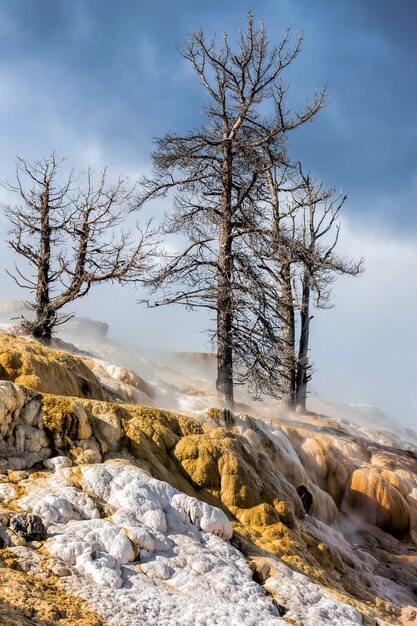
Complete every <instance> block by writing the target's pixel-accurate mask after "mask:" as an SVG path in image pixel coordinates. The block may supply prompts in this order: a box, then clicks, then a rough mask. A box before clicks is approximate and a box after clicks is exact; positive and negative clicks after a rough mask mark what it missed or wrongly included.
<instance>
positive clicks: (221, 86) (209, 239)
mask: <svg viewBox="0 0 417 626" xmlns="http://www.w3.org/2000/svg"><path fill="white" fill-rule="evenodd" d="M301 40H302V37H299V38H298V40H297V41H296V43H295V45H294V46H293V47H292V46H291V45H290V34H289V33H288V32H287V33H286V35H285V36H284V38H283V40H282V41H281V43H280V44H279V45H278V46H277V47H271V46H270V44H269V43H268V40H267V34H266V30H265V27H264V26H263V25H261V26H259V27H256V25H255V23H254V18H253V15H252V14H251V13H248V19H247V27H246V29H245V30H244V31H241V32H240V36H239V39H238V42H237V46H236V49H233V47H232V46H231V45H230V43H229V39H228V36H227V34H225V35H224V36H223V38H222V41H221V43H217V41H216V38H215V37H214V38H212V39H207V38H206V37H205V34H204V32H203V31H202V30H199V31H197V32H196V33H194V34H192V35H191V36H190V38H189V40H188V43H187V45H186V46H185V47H184V48H183V49H182V51H181V53H182V56H183V57H184V58H185V59H186V60H187V61H189V62H190V63H191V65H192V67H193V69H194V71H195V72H196V74H197V76H198V78H199V81H200V83H201V84H202V86H203V87H204V89H205V91H206V95H207V96H208V102H207V105H206V107H205V109H204V112H205V115H206V117H207V118H208V123H206V124H204V125H202V126H201V127H200V128H199V129H197V130H193V131H190V132H188V133H187V134H185V135H183V136H178V135H175V134H169V133H167V134H165V135H164V136H163V137H162V138H161V139H158V140H157V141H156V150H155V152H154V154H153V161H154V166H155V172H154V176H153V177H152V178H151V179H147V180H145V181H143V182H144V184H145V187H146V193H145V194H144V195H143V197H142V201H146V200H149V199H155V198H160V197H163V196H166V195H167V194H168V193H169V192H170V191H171V190H174V193H175V194H176V195H175V200H174V210H173V211H172V212H171V214H170V216H169V217H168V219H167V222H166V224H165V232H166V233H181V234H185V235H186V236H187V238H188V239H189V244H188V245H187V246H186V247H185V248H184V250H182V251H181V252H180V253H178V254H174V255H171V257H170V258H169V259H166V262H165V265H164V267H163V268H162V269H161V271H160V272H159V274H158V275H156V276H155V278H154V286H156V287H157V288H164V289H165V290H166V291H165V294H164V296H163V297H162V298H161V299H160V300H159V301H158V302H157V304H159V305H162V304H173V303H176V304H182V305H185V306H186V307H190V308H194V307H206V308H209V309H211V310H213V312H214V314H215V317H216V332H215V335H216V343H217V371H218V374H217V382H216V386H217V391H218V395H219V399H220V400H221V402H222V404H223V405H224V406H226V407H233V380H234V378H233V361H234V356H235V350H236V348H237V345H238V344H237V342H238V341H239V338H238V337H237V336H236V334H235V331H234V319H235V312H236V302H237V300H238V299H237V298H236V289H237V284H238V281H236V271H237V267H236V251H237V250H238V249H239V242H240V241H241V240H242V237H243V235H244V234H245V233H246V232H247V231H248V229H249V230H250V229H251V228H252V227H253V223H252V216H253V213H252V210H251V207H252V205H253V201H252V194H253V193H254V189H255V187H256V183H257V179H258V175H259V168H262V162H261V161H259V159H258V158H257V155H258V153H259V149H260V147H261V146H263V145H266V144H268V145H269V147H270V150H271V151H273V152H274V153H275V158H276V159H280V158H283V155H284V154H285V150H286V137H287V134H288V133H289V132H290V131H291V130H293V129H294V128H297V127H299V126H301V125H302V124H304V123H305V122H307V121H309V120H311V119H312V118H313V117H314V115H315V114H316V113H317V112H318V110H319V109H320V108H321V106H322V105H323V103H324V98H325V94H324V92H319V93H317V94H316V95H315V97H314V99H313V102H312V103H311V104H307V105H306V106H305V108H304V109H303V110H302V111H296V112H295V113H294V114H290V113H288V110H287V108H286V105H285V96H286V87H285V85H284V84H283V82H282V74H283V72H284V71H285V69H286V68H287V67H288V65H290V64H291V63H292V61H293V60H294V59H295V58H296V57H297V55H298V53H299V51H300V45H301ZM268 104H269V105H270V108H272V109H273V113H272V114H271V116H270V118H265V117H264V115H263V111H264V106H265V107H267V105H268Z"/></svg>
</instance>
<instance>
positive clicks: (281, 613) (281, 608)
mask: <svg viewBox="0 0 417 626" xmlns="http://www.w3.org/2000/svg"><path fill="white" fill-rule="evenodd" d="M272 604H274V605H275V606H276V607H277V609H278V613H279V616H280V617H284V615H286V614H287V613H288V611H289V609H287V607H286V606H283V605H282V604H278V602H277V601H276V600H275V598H273V599H272Z"/></svg>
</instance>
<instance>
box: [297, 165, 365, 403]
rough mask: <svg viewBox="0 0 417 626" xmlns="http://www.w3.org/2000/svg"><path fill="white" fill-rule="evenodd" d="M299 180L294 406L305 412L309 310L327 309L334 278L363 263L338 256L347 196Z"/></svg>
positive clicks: (359, 270) (308, 180)
mask: <svg viewBox="0 0 417 626" xmlns="http://www.w3.org/2000/svg"><path fill="white" fill-rule="evenodd" d="M298 169H299V175H300V179H301V185H300V188H299V189H300V194H301V197H300V198H299V203H300V204H301V205H302V206H303V211H302V223H301V228H300V235H299V239H298V242H297V248H298V249H297V253H298V260H299V266H300V272H299V276H298V282H299V287H298V295H297V297H296V307H297V309H298V311H299V316H300V323H299V326H300V329H299V341H298V354H297V376H296V406H298V407H301V408H302V409H305V406H306V398H307V384H308V382H309V380H310V378H311V375H310V370H311V365H310V360H309V356H308V352H309V339H310V322H311V319H312V315H311V306H312V304H313V305H314V306H315V308H321V309H325V308H330V307H331V306H332V304H331V295H332V285H333V283H334V281H335V279H336V276H337V275H349V276H358V275H360V274H361V273H362V272H363V263H364V261H363V259H360V260H359V261H354V260H352V259H348V258H346V257H341V256H339V255H338V254H337V253H336V252H335V249H336V246H337V243H338V240H339V233H340V227H341V225H340V211H341V208H342V206H343V204H344V203H345V201H346V196H345V195H342V194H336V193H335V190H334V189H329V188H326V187H325V186H324V185H323V183H321V182H318V181H316V180H314V179H313V178H312V177H311V176H310V175H309V174H307V175H306V174H304V172H303V170H302V167H301V164H299V165H298Z"/></svg>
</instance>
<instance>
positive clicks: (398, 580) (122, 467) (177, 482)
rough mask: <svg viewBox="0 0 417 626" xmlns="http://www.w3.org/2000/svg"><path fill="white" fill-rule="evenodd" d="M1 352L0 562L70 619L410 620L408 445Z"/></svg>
mask: <svg viewBox="0 0 417 626" xmlns="http://www.w3.org/2000/svg"><path fill="white" fill-rule="evenodd" d="M0 363H1V366H2V369H1V371H0V375H1V377H2V378H3V380H0V546H1V549H0V561H1V562H3V565H4V569H7V568H12V569H13V568H16V567H17V568H18V569H20V570H22V571H23V572H24V573H25V576H33V577H34V579H35V580H36V581H42V580H51V585H52V587H51V588H53V589H58V590H61V592H62V594H63V598H67V597H68V598H72V597H74V598H76V599H77V600H76V602H79V605H77V606H78V608H77V610H79V615H80V622H79V623H80V624H88V623H91V624H99V623H101V621H100V620H102V621H104V622H105V623H109V624H115V623H117V624H118V626H122V625H123V624H129V626H135V625H141V624H144V623H147V624H150V625H153V624H158V625H160V624H165V623H166V624H170V626H174V625H176V624H186V625H187V624H189V626H192V625H193V624H195V623H196V620H197V619H199V620H200V622H201V623H202V624H203V623H204V624H207V625H210V624H216V625H220V624H236V626H237V625H238V624H239V626H243V625H246V624H248V625H249V624H251V625H253V626H255V625H258V626H260V625H265V626H266V625H268V626H270V625H271V624H274V623H280V622H281V621H282V620H287V623H288V622H289V623H296V624H297V623H300V624H301V623H302V624H305V625H306V626H310V625H311V626H312V625H313V624H314V625H315V624H317V623H320V624H323V625H326V624H329V625H330V624H338V625H340V626H343V625H346V626H350V625H351V624H368V625H372V624H374V625H376V624H384V623H397V624H403V625H406V624H412V623H413V615H417V613H415V611H417V609H416V596H415V589H417V568H416V565H417V548H416V546H415V543H414V541H415V539H416V535H417V495H416V494H417V454H416V453H415V452H414V450H413V449H410V448H408V449H407V448H406V447H404V448H401V447H398V448H394V447H392V446H387V445H384V444H383V443H381V442H375V441H370V439H369V436H368V435H365V434H364V433H363V432H362V431H360V429H358V428H355V427H354V426H353V425H350V424H349V423H347V422H345V421H338V420H335V419H332V420H330V419H325V418H322V417H320V416H314V415H305V416H303V415H297V416H292V417H291V416H289V415H286V414H281V415H279V416H277V417H272V418H271V419H269V420H268V421H266V420H262V419H260V418H254V417H251V416H249V415H246V414H239V415H233V414H231V413H227V412H223V411H219V410H217V409H210V410H203V411H200V412H198V413H196V412H194V413H193V414H188V415H182V414H180V413H174V412H169V411H164V410H160V409H158V408H155V407H151V406H139V405H137V403H136V402H137V399H138V397H140V398H143V399H144V400H148V401H149V404H152V403H158V394H157V390H156V389H155V387H154V386H149V385H147V384H146V383H145V381H143V379H141V377H139V376H137V375H136V374H135V373H134V372H133V371H132V370H128V369H124V368H122V367H120V366H111V365H110V364H109V363H108V362H105V361H103V362H100V361H99V360H90V361H88V360H85V359H83V358H81V357H79V356H76V355H74V354H67V353H64V352H60V351H55V350H50V349H48V348H45V347H43V346H39V345H38V344H35V343H33V342H30V341H28V340H25V339H19V338H14V337H11V336H5V335H4V336H0ZM89 365H90V366H91V368H93V369H94V372H95V373H94V372H93V371H92V369H90V367H89ZM109 379H111V380H112V381H113V382H111V381H110V382H111V384H109ZM86 381H87V382H86ZM123 386H124V387H123ZM132 389H133V390H135V392H131V395H130V396H129V393H130V392H129V390H132ZM128 392H129V393H128ZM136 392H137V393H138V394H140V396H136V395H135V393H136ZM126 400H130V403H128V402H126ZM144 404H145V402H144ZM146 404H147V403H146ZM407 445H408V444H407ZM19 519H20V520H26V521H29V522H33V520H35V519H36V520H41V523H42V524H43V525H44V533H43V532H39V533H35V534H34V533H32V532H27V533H26V534H24V533H23V534H22V532H20V531H19V528H20V526H19V528H18V525H16V521H13V520H19ZM38 525H39V524H38ZM28 528H29V527H28ZM39 528H40V526H39ZM35 535H36V536H35ZM11 564H12V565H11ZM1 571H2V569H1V568H0V572H1ZM13 572H15V570H14V569H13ZM15 573H16V574H17V572H15ZM13 576H14V574H13ZM19 576H20V574H19ZM25 580H26V579H25ZM22 584H23V585H26V582H22ZM36 584H38V582H36ZM39 585H41V582H39ZM300 590H303V591H302V592H301V591H300ZM82 599H84V600H86V601H87V604H83V600H82ZM5 602H6V599H5V594H4V593H3V592H1V591H0V607H2V606H4V610H10V611H11V612H12V613H13V611H17V613H16V615H17V614H18V613H19V611H20V608H19V607H20V604H19V606H17V605H16V606H12V607H7V606H6V604H5ZM65 602H66V600H65ZM42 610H43V609H41V608H39V611H40V612H39V615H41V614H42ZM74 610H75V609H74ZM45 611H46V604H45ZM88 611H91V614H88ZM413 612H414V613H413ZM12 613H10V614H12ZM64 613H65V612H64ZM0 614H1V613H0ZM69 614H70V613H65V615H69ZM88 615H90V617H89V616H88ZM115 615H117V620H118V621H117V622H115V621H114V616H115ZM24 619H27V615H26V614H23V613H22V614H21V616H20V617H19V620H20V621H16V622H15V623H16V624H24V623H25V621H24ZM65 619H67V618H65ZM68 619H69V618H68ZM88 619H90V622H88ZM95 619H96V621H94V620H95ZM16 620H17V618H16ZM82 620H87V621H84V622H83V621H82ZM318 620H321V621H318ZM384 620H385V622H384ZM56 623H60V622H59V620H58V621H57V622H56ZM64 623H65V622H64V621H63V622H62V625H63V626H64ZM45 624H48V621H47V620H45ZM48 626H49V625H48Z"/></svg>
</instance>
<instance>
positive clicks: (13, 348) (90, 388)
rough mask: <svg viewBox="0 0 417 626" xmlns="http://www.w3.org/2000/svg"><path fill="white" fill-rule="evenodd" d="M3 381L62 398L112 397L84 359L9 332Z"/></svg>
mask: <svg viewBox="0 0 417 626" xmlns="http://www.w3.org/2000/svg"><path fill="white" fill-rule="evenodd" d="M0 379H2V380H10V381H12V382H15V383H19V384H20V385H24V386H25V387H30V388H32V389H35V390H36V391H41V392H44V393H52V394H57V395H61V396H78V397H80V398H95V399H97V400H105V399H106V398H107V397H108V395H107V394H106V392H105V391H104V389H103V388H102V386H101V385H100V383H99V381H98V380H97V378H96V376H95V375H94V374H93V372H92V371H91V370H90V368H89V367H87V365H86V364H85V363H84V362H83V360H82V359H81V358H79V357H77V356H75V355H73V354H68V353H67V352H61V351H59V350H53V349H51V348H46V347H45V346H42V345H41V344H39V343H36V342H34V341H29V340H27V339H24V338H23V337H17V336H15V335H8V334H6V333H0Z"/></svg>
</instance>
